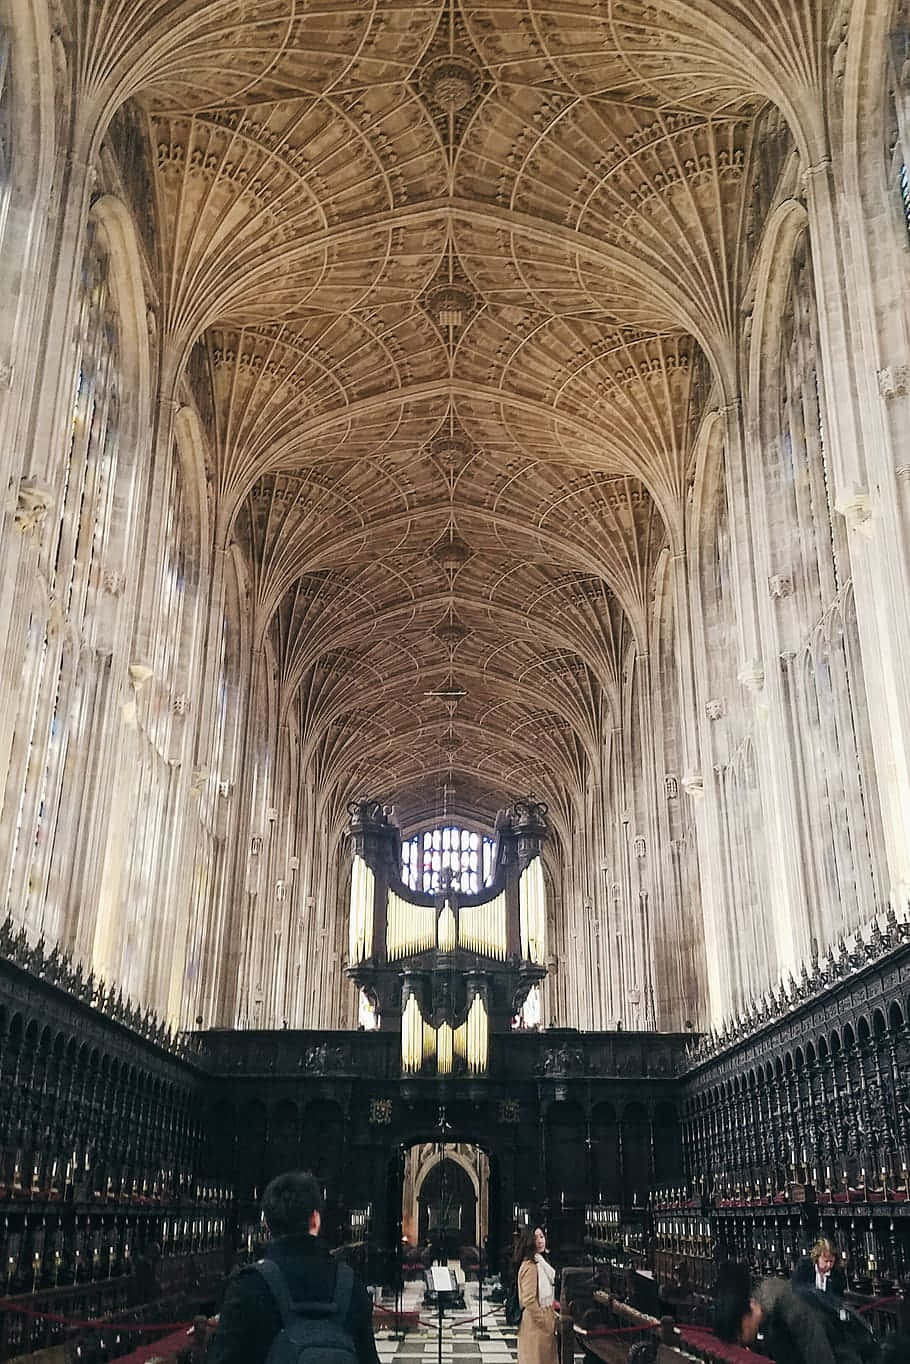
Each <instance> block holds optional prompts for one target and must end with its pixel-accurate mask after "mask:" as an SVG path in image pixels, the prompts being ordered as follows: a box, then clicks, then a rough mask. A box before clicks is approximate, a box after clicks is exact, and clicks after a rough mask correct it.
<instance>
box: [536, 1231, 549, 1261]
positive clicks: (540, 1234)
mask: <svg viewBox="0 0 910 1364" xmlns="http://www.w3.org/2000/svg"><path fill="white" fill-rule="evenodd" d="M546 1248H547V1234H546V1232H545V1231H544V1229H543V1227H535V1228H534V1253H535V1254H536V1255H543V1253H544V1251H545V1250H546Z"/></svg>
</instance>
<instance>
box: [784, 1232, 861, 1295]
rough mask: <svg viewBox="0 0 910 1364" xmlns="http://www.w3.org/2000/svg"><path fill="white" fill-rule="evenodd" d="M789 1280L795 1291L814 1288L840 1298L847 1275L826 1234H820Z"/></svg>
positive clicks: (835, 1249)
mask: <svg viewBox="0 0 910 1364" xmlns="http://www.w3.org/2000/svg"><path fill="white" fill-rule="evenodd" d="M790 1282H791V1283H792V1284H793V1287H794V1288H795V1289H796V1290H797V1292H799V1291H801V1290H803V1289H807V1288H810V1289H812V1288H814V1289H815V1290H816V1291H817V1292H819V1293H833V1294H834V1296H835V1297H837V1298H842V1297H843V1296H844V1293H845V1292H846V1288H847V1276H846V1275H845V1274H844V1271H843V1269H842V1268H841V1264H840V1254H839V1253H838V1250H837V1248H836V1246H835V1245H834V1243H833V1242H832V1241H829V1240H828V1238H827V1236H820V1237H819V1239H818V1240H817V1241H816V1242H815V1245H814V1246H813V1247H812V1249H811V1250H810V1251H809V1254H808V1255H804V1256H803V1258H802V1259H801V1260H800V1261H799V1263H798V1264H797V1266H796V1268H795V1269H794V1271H793V1275H792V1277H791V1280H790Z"/></svg>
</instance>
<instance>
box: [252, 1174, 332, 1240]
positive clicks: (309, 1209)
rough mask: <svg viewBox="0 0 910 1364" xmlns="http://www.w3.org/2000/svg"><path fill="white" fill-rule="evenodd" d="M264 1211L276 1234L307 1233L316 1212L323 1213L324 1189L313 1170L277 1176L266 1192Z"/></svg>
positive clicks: (302, 1234) (271, 1228)
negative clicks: (312, 1172) (312, 1173)
mask: <svg viewBox="0 0 910 1364" xmlns="http://www.w3.org/2000/svg"><path fill="white" fill-rule="evenodd" d="M262 1212H263V1216H264V1217H265V1220H266V1222H268V1224H269V1231H270V1232H271V1233H272V1235H273V1236H305V1235H306V1234H307V1232H308V1231H309V1230H310V1223H311V1222H312V1220H313V1213H314V1212H318V1213H321V1212H322V1190H321V1189H320V1187H319V1185H318V1183H317V1182H316V1177H315V1175H311V1174H310V1172H309V1170H291V1171H290V1172H289V1173H288V1174H286V1175H276V1176H275V1178H274V1179H273V1180H272V1182H271V1184H267V1185H266V1189H265V1193H264V1194H263V1195H262Z"/></svg>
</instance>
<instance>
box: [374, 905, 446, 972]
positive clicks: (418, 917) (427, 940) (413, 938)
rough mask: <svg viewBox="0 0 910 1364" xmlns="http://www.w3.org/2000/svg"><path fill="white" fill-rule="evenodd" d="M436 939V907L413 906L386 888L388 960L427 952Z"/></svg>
mask: <svg viewBox="0 0 910 1364" xmlns="http://www.w3.org/2000/svg"><path fill="white" fill-rule="evenodd" d="M435 939H436V910H435V908H434V907H433V905H412V904H411V903H410V901H409V900H402V898H401V896H400V895H396V894H395V892H394V891H393V890H390V891H389V899H388V906H387V909H386V934H385V941H386V955H387V957H388V959H389V961H395V960H396V959H397V958H399V957H407V956H410V954H411V953H412V952H428V951H430V949H431V948H432V947H433V946H434V944H435Z"/></svg>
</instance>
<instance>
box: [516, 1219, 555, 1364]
mask: <svg viewBox="0 0 910 1364" xmlns="http://www.w3.org/2000/svg"><path fill="white" fill-rule="evenodd" d="M546 1248H547V1238H546V1236H544V1234H543V1232H542V1231H541V1229H540V1227H535V1228H534V1230H533V1231H531V1230H530V1228H525V1230H524V1231H523V1232H522V1233H521V1236H520V1238H519V1241H518V1245H517V1246H516V1247H515V1269H516V1271H517V1274H518V1301H519V1303H520V1304H521V1307H522V1309H523V1310H522V1314H521V1325H520V1326H519V1328H518V1364H556V1309H555V1308H554V1306H553V1286H554V1284H555V1282H556V1271H555V1270H554V1269H553V1268H552V1267H551V1266H550V1265H549V1264H548V1262H547V1261H546V1260H545V1259H544V1251H545V1250H546Z"/></svg>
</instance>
